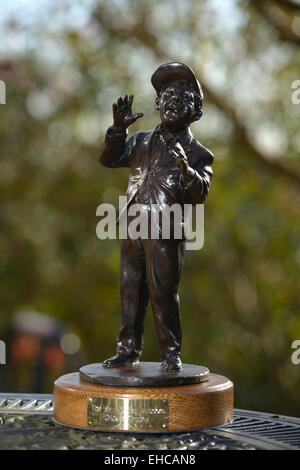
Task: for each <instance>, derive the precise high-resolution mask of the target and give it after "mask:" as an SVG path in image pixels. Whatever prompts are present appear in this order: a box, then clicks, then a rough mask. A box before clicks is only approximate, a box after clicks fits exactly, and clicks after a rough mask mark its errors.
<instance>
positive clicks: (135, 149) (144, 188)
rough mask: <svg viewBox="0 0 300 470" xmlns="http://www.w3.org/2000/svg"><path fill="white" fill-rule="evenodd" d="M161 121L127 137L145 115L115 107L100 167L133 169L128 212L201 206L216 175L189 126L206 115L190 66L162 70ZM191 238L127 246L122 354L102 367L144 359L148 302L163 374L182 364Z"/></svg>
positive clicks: (158, 84) (157, 80)
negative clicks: (182, 290) (184, 279)
mask: <svg viewBox="0 0 300 470" xmlns="http://www.w3.org/2000/svg"><path fill="white" fill-rule="evenodd" d="M151 81H152V85H153V86H154V88H155V90H156V92H157V98H156V101H155V106H156V109H157V110H158V111H159V112H160V117H161V123H160V124H159V125H158V126H157V127H156V128H155V129H154V130H151V131H146V132H143V131H142V132H136V133H135V134H133V135H132V136H131V137H130V138H128V139H127V128H128V127H129V126H130V125H131V124H132V123H133V122H135V121H136V120H137V119H138V118H139V117H141V116H143V114H141V113H138V114H132V111H131V106H132V100H133V96H130V97H128V96H127V95H125V97H124V98H119V99H118V101H117V103H115V104H113V117H114V120H113V125H112V126H111V127H110V128H109V129H108V130H107V133H106V136H105V139H104V142H103V144H102V147H101V150H100V162H101V163H102V164H103V165H104V166H107V167H110V168H117V167H130V168H131V173H130V177H129V185H128V189H127V191H126V196H127V209H128V208H129V206H130V205H131V204H133V203H137V204H141V205H143V207H144V208H145V209H146V210H150V209H151V205H153V204H156V205H158V207H161V208H162V209H163V207H164V206H166V205H168V206H172V205H173V204H176V203H177V204H180V205H181V206H182V207H183V205H184V204H198V203H203V202H204V201H205V199H206V196H207V193H208V190H209V185H210V180H211V177H212V170H211V165H212V162H213V155H212V153H211V152H210V151H209V150H208V149H207V148H205V147H204V146H203V145H201V144H200V143H199V142H197V140H195V139H194V138H193V136H192V134H191V132H190V129H189V126H190V124H191V123H192V122H193V121H196V120H198V119H200V117H201V116H202V99H203V94H202V90H201V86H200V84H199V82H198V80H197V79H196V77H195V74H194V72H193V71H192V70H191V69H190V68H189V67H187V66H186V65H184V64H181V63H178V62H172V63H168V64H164V65H161V66H160V67H159V68H158V69H157V70H156V71H155V72H154V74H153V75H152V79H151ZM184 245H185V241H184V236H183V237H182V238H181V239H177V238H175V237H170V239H163V238H162V237H159V238H155V239H151V237H150V238H145V239H142V238H138V239H132V238H131V237H130V236H127V238H126V239H123V240H121V262H120V299H121V310H122V327H121V330H120V332H119V335H118V338H117V354H116V355H115V356H113V357H111V358H109V359H107V360H106V361H104V362H103V365H104V366H105V367H120V366H122V365H128V364H134V363H137V362H138V361H139V358H140V356H141V353H142V346H143V330H144V317H145V313H146V310H147V306H148V303H149V298H150V300H151V304H152V310H153V314H154V319H155V326H156V330H157V335H158V339H159V344H160V351H161V359H162V361H163V362H162V366H161V368H162V370H164V371H174V370H175V371H176V370H180V369H181V368H182V363H181V326H180V308H179V297H178V285H179V280H180V275H181V271H182V266H183V256H184Z"/></svg>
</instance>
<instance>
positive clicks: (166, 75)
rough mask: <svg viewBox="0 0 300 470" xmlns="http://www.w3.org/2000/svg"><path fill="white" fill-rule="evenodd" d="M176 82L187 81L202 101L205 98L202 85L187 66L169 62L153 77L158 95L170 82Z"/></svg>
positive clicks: (153, 83)
mask: <svg viewBox="0 0 300 470" xmlns="http://www.w3.org/2000/svg"><path fill="white" fill-rule="evenodd" d="M175 80H187V81H188V82H190V83H191V84H192V85H193V86H194V88H195V90H196V92H198V93H199V95H200V97H201V99H202V98H203V92H202V89H201V85H200V83H199V82H198V80H197V78H196V76H195V74H194V72H193V71H192V69H190V68H189V67H188V66H187V65H185V64H182V63H180V62H169V63H167V64H163V65H160V66H159V67H158V69H156V70H155V72H154V74H153V75H152V77H151V83H152V85H153V86H154V88H155V90H156V92H157V94H159V92H160V90H161V88H162V87H164V86H165V85H167V84H168V83H170V82H174V81H175Z"/></svg>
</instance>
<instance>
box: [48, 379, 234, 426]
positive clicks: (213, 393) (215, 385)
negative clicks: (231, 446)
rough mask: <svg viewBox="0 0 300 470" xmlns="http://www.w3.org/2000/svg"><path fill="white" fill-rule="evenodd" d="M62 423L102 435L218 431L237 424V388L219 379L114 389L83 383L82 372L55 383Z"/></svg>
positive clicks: (57, 412)
mask: <svg viewBox="0 0 300 470" xmlns="http://www.w3.org/2000/svg"><path fill="white" fill-rule="evenodd" d="M54 418H55V420H56V421H57V422H58V423H61V424H64V425H69V426H74V427H78V428H84V429H93V430H102V431H123V432H124V431H131V432H167V431H169V432H170V431H185V430H186V431H188V430H193V429H200V428H206V427H210V426H219V425H222V424H226V423H229V422H230V421H231V420H232V419H233V383H232V382H231V381H230V380H229V379H227V378H226V377H222V376H221V375H216V374H209V376H208V380H207V381H205V382H202V383H200V384H195V385H180V386H168V387H152V388H150V387H137V388H134V387H116V386H108V385H98V384H92V383H88V382H84V381H82V380H81V379H80V376H79V373H78V372H76V373H73V374H67V375H63V376H62V377H60V378H59V379H57V380H56V381H55V384H54Z"/></svg>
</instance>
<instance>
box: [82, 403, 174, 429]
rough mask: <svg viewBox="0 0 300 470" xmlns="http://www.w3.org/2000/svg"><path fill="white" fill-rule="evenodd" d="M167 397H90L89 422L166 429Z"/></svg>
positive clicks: (109, 426) (99, 425)
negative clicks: (163, 398)
mask: <svg viewBox="0 0 300 470" xmlns="http://www.w3.org/2000/svg"><path fill="white" fill-rule="evenodd" d="M168 417H169V408H168V400H160V399H148V398H104V397H89V398H88V401H87V424H88V426H91V427H93V428H99V429H108V430H122V431H167V430H168Z"/></svg>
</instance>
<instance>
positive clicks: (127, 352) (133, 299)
mask: <svg viewBox="0 0 300 470" xmlns="http://www.w3.org/2000/svg"><path fill="white" fill-rule="evenodd" d="M119 283H120V302H121V312H122V327H121V330H120V332H119V335H118V338H117V355H116V356H114V357H112V358H110V359H107V360H106V361H104V366H106V367H116V366H118V365H121V364H130V363H134V362H137V361H138V360H139V357H140V355H141V353H142V347H143V333H144V318H145V314H146V310H147V306H148V302H149V292H148V284H147V275H146V263H145V253H144V248H143V246H142V240H140V239H138V240H132V239H131V238H129V237H128V238H127V239H125V240H121V262H120V279H119Z"/></svg>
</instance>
